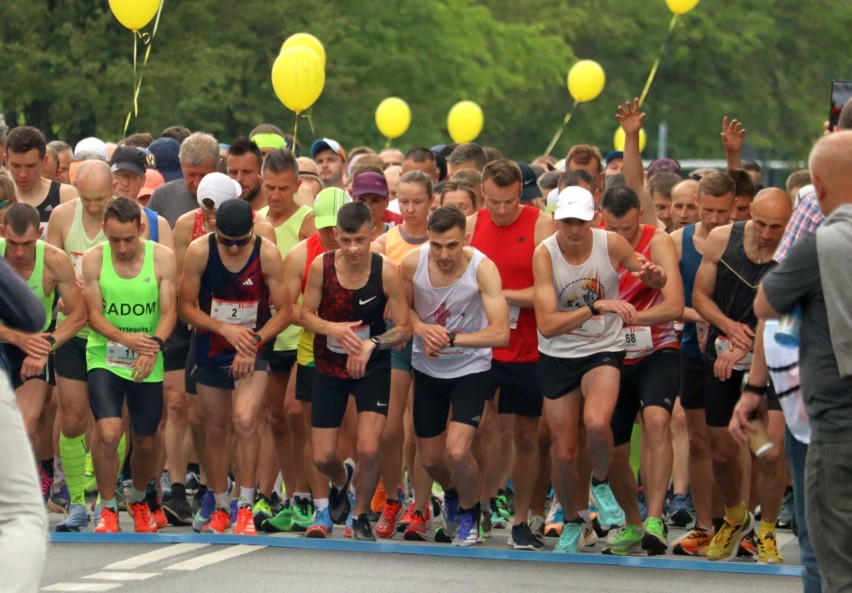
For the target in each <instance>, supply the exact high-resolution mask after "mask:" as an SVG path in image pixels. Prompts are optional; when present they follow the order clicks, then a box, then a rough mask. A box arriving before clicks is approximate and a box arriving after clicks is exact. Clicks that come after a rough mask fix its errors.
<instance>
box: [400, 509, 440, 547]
mask: <svg viewBox="0 0 852 593" xmlns="http://www.w3.org/2000/svg"><path fill="white" fill-rule="evenodd" d="M436 537H437V534H436ZM402 538H403V539H404V540H407V541H414V542H425V541H426V519H424V518H423V513H421V512H420V511H413V512H412V513H411V517H410V519H409V521H408V527H406V528H405V533H404V534H403V536H402Z"/></svg>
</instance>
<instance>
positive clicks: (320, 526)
mask: <svg viewBox="0 0 852 593" xmlns="http://www.w3.org/2000/svg"><path fill="white" fill-rule="evenodd" d="M332 530H334V522H333V521H332V520H331V514H330V513H329V512H328V508H324V509H323V510H321V511H317V512H316V518H315V519H314V522H313V523H311V526H310V527H308V528H307V530H305V537H311V538H317V539H325V538H327V537H328V536H329V535H331V532H332Z"/></svg>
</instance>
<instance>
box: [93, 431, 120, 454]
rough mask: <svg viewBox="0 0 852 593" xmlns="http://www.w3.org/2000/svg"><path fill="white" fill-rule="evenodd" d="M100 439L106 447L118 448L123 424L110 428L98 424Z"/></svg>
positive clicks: (112, 449)
mask: <svg viewBox="0 0 852 593" xmlns="http://www.w3.org/2000/svg"><path fill="white" fill-rule="evenodd" d="M97 434H98V440H99V441H100V443H101V446H102V447H103V448H104V449H107V450H109V451H115V450H116V449H118V443H119V441H120V440H121V435H122V431H121V426H118V427H116V428H110V427H106V426H98V431H97Z"/></svg>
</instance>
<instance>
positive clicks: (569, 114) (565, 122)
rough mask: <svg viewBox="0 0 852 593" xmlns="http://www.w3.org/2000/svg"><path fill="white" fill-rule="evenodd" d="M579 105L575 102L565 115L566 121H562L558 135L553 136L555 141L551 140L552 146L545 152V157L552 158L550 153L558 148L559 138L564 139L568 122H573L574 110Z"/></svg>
mask: <svg viewBox="0 0 852 593" xmlns="http://www.w3.org/2000/svg"><path fill="white" fill-rule="evenodd" d="M579 104H580V102H579V101H574V105H572V106H571V111H569V112H568V113H566V114H565V119H563V120H562V127H560V128H559V130H557V132H556V135H555V136H553V140H551V141H550V144H548V145H547V150H545V151H544V156H550V152H551V151H552V150H553V147H554V146H556V143H557V142H559V138H561V137H562V132H564V131H565V126H567V125H568V122H569V121H571V115H572V114H573V113H574V110H575V109H576V108H577V105H579Z"/></svg>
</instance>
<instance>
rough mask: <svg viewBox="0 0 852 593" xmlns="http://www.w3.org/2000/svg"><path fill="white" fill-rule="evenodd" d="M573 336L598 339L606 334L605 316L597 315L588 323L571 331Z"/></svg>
mask: <svg viewBox="0 0 852 593" xmlns="http://www.w3.org/2000/svg"><path fill="white" fill-rule="evenodd" d="M570 334H571V335H572V336H580V337H581V338H591V339H595V340H596V339H598V338H600V337H601V336H603V334H604V316H603V315H595V316H594V317H592V318H591V319H589V320H588V321H586V323H584V324H583V325H581V326H580V327H578V328H577V329H575V330H574V331H572V332H570Z"/></svg>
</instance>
